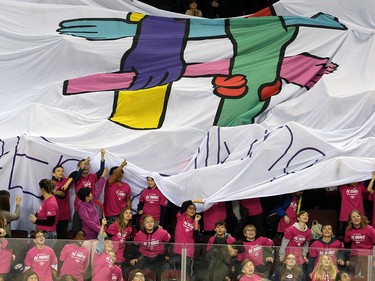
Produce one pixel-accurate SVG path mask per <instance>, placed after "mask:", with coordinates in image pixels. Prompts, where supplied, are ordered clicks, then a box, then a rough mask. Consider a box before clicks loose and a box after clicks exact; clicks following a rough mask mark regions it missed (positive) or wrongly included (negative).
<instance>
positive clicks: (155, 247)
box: [134, 226, 171, 258]
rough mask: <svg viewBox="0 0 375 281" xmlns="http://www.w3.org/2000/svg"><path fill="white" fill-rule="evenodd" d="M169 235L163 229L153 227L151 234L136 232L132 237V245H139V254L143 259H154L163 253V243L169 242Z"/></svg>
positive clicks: (143, 231)
mask: <svg viewBox="0 0 375 281" xmlns="http://www.w3.org/2000/svg"><path fill="white" fill-rule="evenodd" d="M169 240H171V235H170V234H169V233H168V232H167V231H166V230H165V229H163V228H160V227H157V226H155V227H154V230H153V231H152V233H147V232H146V231H145V230H141V231H138V232H137V234H136V235H135V237H134V244H135V245H139V252H140V253H141V254H142V255H144V256H145V257H149V258H154V257H156V256H159V255H163V254H164V253H165V245H164V243H163V242H169Z"/></svg>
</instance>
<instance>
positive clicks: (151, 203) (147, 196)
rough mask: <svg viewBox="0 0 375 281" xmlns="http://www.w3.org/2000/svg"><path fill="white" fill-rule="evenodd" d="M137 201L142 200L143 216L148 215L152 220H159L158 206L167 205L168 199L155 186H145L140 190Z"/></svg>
mask: <svg viewBox="0 0 375 281" xmlns="http://www.w3.org/2000/svg"><path fill="white" fill-rule="evenodd" d="M139 202H144V203H145V204H144V206H143V216H145V215H150V216H152V217H153V218H154V220H156V221H158V220H160V206H168V200H167V198H165V196H164V195H163V194H162V193H161V191H160V190H159V189H158V188H157V187H156V188H154V189H151V188H146V189H144V190H143V191H142V194H141V197H140V198H139Z"/></svg>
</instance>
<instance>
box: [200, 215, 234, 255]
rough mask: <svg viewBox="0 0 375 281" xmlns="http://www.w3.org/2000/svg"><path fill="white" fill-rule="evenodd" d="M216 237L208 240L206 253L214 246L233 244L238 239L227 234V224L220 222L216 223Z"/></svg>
mask: <svg viewBox="0 0 375 281" xmlns="http://www.w3.org/2000/svg"><path fill="white" fill-rule="evenodd" d="M215 232H216V233H215V235H214V236H211V237H210V238H209V239H208V242H207V247H206V251H209V250H210V248H211V246H212V244H232V243H234V242H235V241H236V239H235V238H234V237H233V236H232V235H230V234H229V233H227V224H226V222H225V221H222V220H219V221H217V222H216V223H215Z"/></svg>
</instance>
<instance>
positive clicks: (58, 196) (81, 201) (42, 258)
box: [0, 150, 375, 281]
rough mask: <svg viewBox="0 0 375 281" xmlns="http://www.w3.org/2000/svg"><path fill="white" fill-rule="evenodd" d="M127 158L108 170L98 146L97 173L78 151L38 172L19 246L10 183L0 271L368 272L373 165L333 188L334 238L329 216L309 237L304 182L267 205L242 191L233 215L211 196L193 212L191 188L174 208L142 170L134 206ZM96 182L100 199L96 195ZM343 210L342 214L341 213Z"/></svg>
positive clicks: (51, 276) (86, 274)
mask: <svg viewBox="0 0 375 281" xmlns="http://www.w3.org/2000/svg"><path fill="white" fill-rule="evenodd" d="M126 165H127V162H126V161H125V160H124V161H123V162H122V163H121V164H120V165H119V166H115V167H112V168H111V169H110V171H109V176H108V177H107V173H108V169H107V168H106V167H105V150H102V152H101V164H100V169H99V170H98V171H97V172H96V173H91V172H90V159H89V158H87V159H82V160H81V161H79V163H78V166H77V171H74V172H72V173H71V174H70V175H69V176H67V177H65V175H64V168H63V167H62V166H58V167H55V168H54V169H53V171H52V179H51V180H49V179H43V180H41V181H40V182H39V187H40V194H41V195H42V196H43V200H42V202H41V205H40V207H39V209H38V211H37V212H36V213H35V214H31V215H30V222H32V223H34V224H35V231H34V232H33V233H32V234H31V238H33V240H32V243H26V244H27V245H26V246H25V247H24V248H23V249H21V250H20V248H19V247H18V248H17V245H16V243H15V242H14V241H12V240H13V239H9V237H10V234H11V231H10V224H9V223H8V224H7V219H8V222H9V221H11V220H14V219H17V218H18V217H19V215H20V211H19V209H20V203H21V198H18V197H17V199H16V210H15V213H12V212H10V206H7V205H6V203H4V202H8V205H9V193H7V192H3V193H4V194H0V203H1V207H2V211H1V216H0V218H1V225H0V264H1V265H0V280H1V279H3V280H16V279H19V280H20V278H19V277H20V276H19V274H18V275H17V273H19V269H23V274H22V277H23V279H24V278H26V279H24V280H33V279H32V278H37V280H42V281H52V280H57V279H59V280H79V281H83V280H88V279H91V280H98V281H99V280H113V281H116V280H119V281H121V280H142V278H144V275H145V273H146V271H145V270H147V271H151V272H153V273H154V274H155V278H156V280H158V281H164V280H163V279H162V276H163V272H165V271H168V270H171V269H175V270H176V269H177V270H183V271H184V272H185V271H186V274H187V276H189V278H190V280H194V281H205V280H207V281H209V280H260V279H270V280H307V279H311V280H335V279H336V278H339V277H340V278H344V277H342V274H341V272H347V273H349V274H350V275H352V276H365V275H366V274H368V268H367V262H368V256H371V255H372V249H373V245H374V243H375V230H374V228H373V227H372V226H370V225H369V222H368V219H367V217H366V216H365V209H364V205H363V199H364V197H365V196H367V195H368V194H372V193H373V183H374V180H375V172H374V173H373V175H372V179H371V180H370V181H369V182H368V184H367V188H366V187H365V184H364V183H352V184H348V185H344V186H341V187H339V188H338V192H339V194H340V196H341V203H342V204H341V212H340V216H339V221H340V222H342V224H341V225H340V229H339V232H340V231H341V232H342V239H341V240H340V239H337V238H336V237H335V235H334V233H333V230H332V226H331V225H330V224H324V225H322V226H321V232H320V234H321V237H314V238H315V239H314V241H313V243H312V244H310V242H311V240H312V233H311V229H309V227H308V225H307V224H308V221H309V214H308V212H307V211H304V210H302V206H303V202H302V196H303V192H302V191H299V192H295V193H292V194H287V195H286V196H284V197H283V199H282V200H280V201H279V202H278V203H277V204H275V205H274V206H272V207H270V206H269V205H268V206H267V207H268V208H264V207H263V206H262V201H261V200H260V199H259V198H253V199H245V200H241V201H240V202H239V206H240V209H241V211H240V214H241V217H240V218H239V219H238V218H237V216H236V215H235V214H234V211H233V206H232V202H222V203H216V204H214V205H213V207H212V208H210V209H208V210H207V211H205V212H203V213H202V214H197V212H196V210H197V208H196V204H204V200H202V199H199V198H198V199H193V200H189V201H186V202H184V203H183V204H182V206H181V207H180V208H177V206H174V205H173V204H172V203H170V202H168V200H167V199H166V197H165V196H164V195H163V194H162V192H161V191H160V190H159V189H158V187H157V185H156V183H155V181H154V179H153V178H152V177H147V179H146V180H147V184H148V187H147V188H145V189H144V190H143V191H142V194H141V195H140V200H139V205H138V210H137V212H134V211H132V209H131V204H130V203H131V201H130V200H131V187H130V186H129V185H128V184H127V183H125V182H124V181H123V174H124V171H123V169H124V168H125V167H126ZM73 183H74V188H75V189H74V191H75V194H76V200H75V202H74V214H73V216H72V230H71V231H70V232H68V229H67V228H68V222H69V221H70V219H71V214H70V200H69V196H68V192H69V189H70V187H73ZM103 190H104V202H103V204H102V203H101V202H99V201H98V198H99V197H100V195H101V194H102V192H103ZM3 205H4V206H5V208H3ZM97 206H100V208H99V209H100V210H101V211H100V212H102V213H100V212H99V211H98V208H97ZM264 209H266V212H264ZM270 213H274V214H276V216H277V220H276V221H277V223H276V224H275V225H273V226H272V225H271V224H267V223H265V222H266V217H267V216H266V215H265V214H270ZM172 216H174V217H175V219H174V220H173V219H171V217H172ZM345 216H346V217H348V218H349V219H347V220H344V218H345ZM202 218H203V219H202ZM332 220H336V218H332ZM272 227H273V228H274V229H273V231H272V230H271V231H269V230H270V229H271V228H272ZM230 232H232V233H233V236H232V235H231V234H229V233H230ZM69 233H70V234H69ZM67 238H72V240H67ZM276 238H279V239H280V238H281V245H280V247H279V248H278V247H275V243H274V242H275V239H276ZM8 240H9V241H8ZM169 242H171V243H169ZM197 242H199V243H203V246H202V244H199V243H197ZM18 246H19V245H18ZM20 257H21V259H22V257H25V258H24V259H23V260H22V261H21V262H20V265H21V266H18V267H17V266H16V267H14V265H15V264H16V262H15V260H17V261H19V260H20ZM16 268H17V269H18V271H17V270H16V271H15V269H16ZM141 275H143V277H142V276H141ZM344 276H345V275H344ZM69 278H70V279H69Z"/></svg>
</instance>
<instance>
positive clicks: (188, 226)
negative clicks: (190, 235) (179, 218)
mask: <svg viewBox="0 0 375 281" xmlns="http://www.w3.org/2000/svg"><path fill="white" fill-rule="evenodd" d="M182 226H183V227H184V229H185V231H186V232H190V231H193V230H194V225H193V224H192V223H189V222H187V221H184V223H183V224H182Z"/></svg>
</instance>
